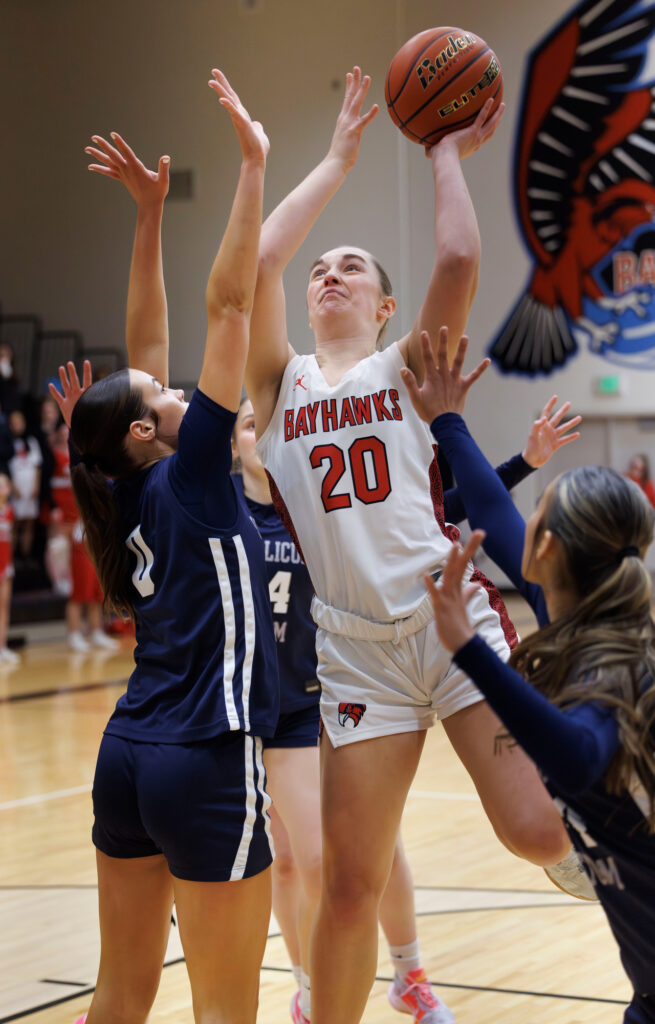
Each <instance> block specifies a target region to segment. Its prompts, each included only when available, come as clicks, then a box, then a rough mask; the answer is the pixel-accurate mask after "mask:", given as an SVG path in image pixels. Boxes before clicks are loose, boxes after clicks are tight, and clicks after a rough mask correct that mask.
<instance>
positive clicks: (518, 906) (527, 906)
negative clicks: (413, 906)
mask: <svg viewBox="0 0 655 1024" xmlns="http://www.w3.org/2000/svg"><path fill="white" fill-rule="evenodd" d="M578 903H586V904H587V905H588V906H590V907H599V906H600V903H595V902H594V901H593V900H578ZM562 907H569V908H570V909H575V904H574V903H508V904H507V905H506V906H492V907H450V908H449V909H448V910H417V911H416V917H444V916H445V915H446V914H470V913H472V912H473V911H474V912H475V913H476V914H484V912H485V911H486V910H492V911H493V912H494V913H496V911H498V910H561V909H562Z"/></svg>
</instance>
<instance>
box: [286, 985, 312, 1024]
mask: <svg viewBox="0 0 655 1024" xmlns="http://www.w3.org/2000/svg"><path fill="white" fill-rule="evenodd" d="M290 1010H291V1020H292V1021H293V1024H309V1019H308V1018H307V1017H305V1014H304V1013H303V1012H302V1010H301V1009H300V989H298V991H297V992H296V994H295V995H294V997H293V999H292V1000H291V1006H290Z"/></svg>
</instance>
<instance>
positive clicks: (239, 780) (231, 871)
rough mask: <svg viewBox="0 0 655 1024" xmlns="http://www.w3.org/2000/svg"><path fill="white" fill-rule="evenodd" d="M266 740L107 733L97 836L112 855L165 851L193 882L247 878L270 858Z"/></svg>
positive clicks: (96, 801)
mask: <svg viewBox="0 0 655 1024" xmlns="http://www.w3.org/2000/svg"><path fill="white" fill-rule="evenodd" d="M265 786H266V773H265V770H264V763H263V760H262V741H261V739H259V738H258V737H254V736H249V735H247V734H246V733H243V732H225V733H222V734H221V735H219V736H216V737H214V738H212V739H210V740H203V741H201V742H198V743H186V744H184V743H180V744H177V743H141V742H137V741H135V740H127V739H123V738H122V737H119V736H111V735H108V734H105V735H104V736H103V738H102V742H101V744H100V751H99V753H98V762H97V764H96V773H95V779H94V782H93V813H94V818H95V820H94V825H93V833H92V837H93V842H94V844H95V846H96V847H97V848H98V849H99V850H100V851H101V852H102V853H104V854H106V855H107V856H108V857H119V858H131V857H151V856H154V855H155V854H163V855H164V857H165V858H166V860H167V862H168V867H169V869H170V872H171V874H172V875H174V876H175V877H176V878H181V879H184V880H186V881H191V882H229V881H237V880H238V879H241V878H249V877H250V876H252V875H256V874H258V873H259V872H260V871H263V870H264V869H265V868H267V867H268V866H269V865H270V864H271V862H272V860H273V843H272V840H271V834H270V819H269V816H268V809H269V807H270V804H271V800H270V797H269V796H268V794H267V792H266V788H265Z"/></svg>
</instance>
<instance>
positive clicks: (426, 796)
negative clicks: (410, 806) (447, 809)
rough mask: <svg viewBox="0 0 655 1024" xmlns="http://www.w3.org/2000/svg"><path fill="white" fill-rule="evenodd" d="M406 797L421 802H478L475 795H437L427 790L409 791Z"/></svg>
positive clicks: (435, 792) (478, 798)
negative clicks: (417, 799) (411, 797)
mask: <svg viewBox="0 0 655 1024" xmlns="http://www.w3.org/2000/svg"><path fill="white" fill-rule="evenodd" d="M408 796H416V797H418V798H419V799H421V800H470V801H474V802H475V803H479V802H480V797H479V796H478V795H477V793H439V792H437V791H435V790H429V789H410V791H409V794H408Z"/></svg>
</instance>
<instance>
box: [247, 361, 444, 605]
mask: <svg viewBox="0 0 655 1024" xmlns="http://www.w3.org/2000/svg"><path fill="white" fill-rule="evenodd" d="M404 365H405V364H404V361H403V357H402V355H401V353H400V350H399V348H398V344H397V343H396V344H394V345H391V346H390V347H389V348H388V349H386V350H385V351H383V352H376V353H374V354H373V355H371V356H369V357H367V358H366V359H363V360H361V361H360V362H359V363H357V364H356V365H355V366H354V367H352V368H351V369H350V370H348V372H347V373H345V374H344V376H343V377H342V379H341V380H340V382H339V383H338V384H335V385H334V387H330V386H329V385H328V384H327V383H326V381H325V378H324V377H323V374H322V373H321V370H320V369H319V366H318V363H317V361H316V357H315V356H314V355H310V356H306V355H300V356H295V357H294V358H293V359H292V360H291V362H290V363H289V364H288V366H287V367H286V370H285V372H284V376H283V378H282V384H281V387H280V394H279V396H278V400H277V404H276V407H275V411H274V413H273V416H272V418H271V421H270V423H269V424H268V426H267V428H266V430H265V431H264V433H263V434H262V436H261V437H260V439H259V440H258V442H257V451H258V453H259V456H260V458H261V460H262V462H263V464H264V466H265V467H266V469H267V470H268V471H269V473H270V474H271V476H272V477H273V480H274V482H275V485H276V487H277V489H278V490H279V492H280V495H281V497H282V499H283V501H284V503H285V505H286V507H287V510H288V512H289V515H290V518H291V521H292V524H293V528H294V530H295V533H296V536H297V538H298V540H299V542H300V547H301V548H302V553H303V556H304V559H305V562H306V565H307V568H308V570H309V574H310V576H311V578H312V583H313V585H314V589H315V591H316V593H317V595H318V597H319V598H320V599H321V601H323V602H324V603H325V604H329V605H332V606H333V607H335V608H339V609H341V610H343V611H348V612H354V613H355V614H357V615H361V616H363V617H364V618H367V619H374V620H378V621H389V620H392V619H397V618H402V617H404V616H406V615H411V614H412V612H413V611H414V610H415V609H416V607H417V606H418V605H419V603H420V602H421V600H422V598H423V597H424V596H425V584H424V582H423V574H424V573H426V572H432V571H434V570H435V569H436V568H437V567H438V566H440V565H442V564H443V562H444V561H445V559H446V558H447V556H448V552H449V551H450V547H451V543H450V541H449V540H448V538H447V537H445V536H444V534H443V533H442V532H441V529H440V527H439V524H438V523H437V521H436V519H435V514H434V507H433V503H432V498H431V494H430V477H429V471H430V465H431V463H432V461H433V459H434V457H435V456H434V448H433V443H434V442H433V440H432V437H431V434H430V431H429V429H428V427H427V425H426V424H425V423H423V421H422V420H420V419H419V417H418V416H417V415H416V413H415V412H414V409H413V407H412V403H411V401H410V398H409V395H408V393H407V390H406V388H405V385H404V384H403V382H402V378H401V376H400V369H401V367H403V366H404Z"/></svg>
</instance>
